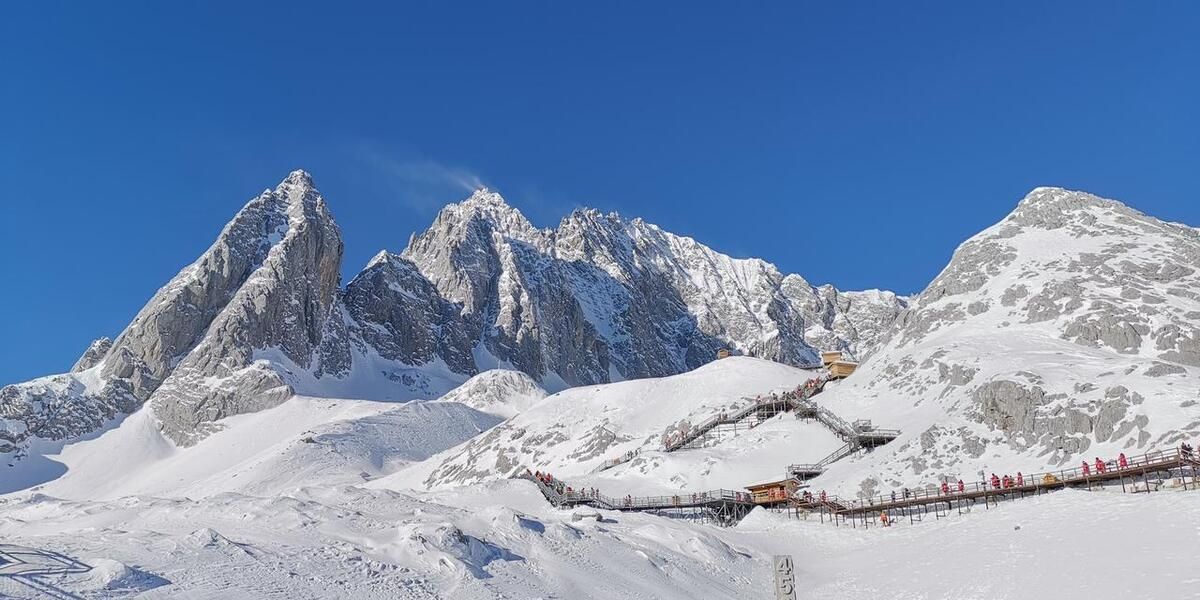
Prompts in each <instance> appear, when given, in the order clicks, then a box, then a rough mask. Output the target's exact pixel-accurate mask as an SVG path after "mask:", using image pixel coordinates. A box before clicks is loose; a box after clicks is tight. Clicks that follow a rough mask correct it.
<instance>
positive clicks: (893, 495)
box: [892, 490, 896, 502]
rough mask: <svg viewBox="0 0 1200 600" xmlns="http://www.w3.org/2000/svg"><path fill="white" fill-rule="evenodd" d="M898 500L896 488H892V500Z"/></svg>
mask: <svg viewBox="0 0 1200 600" xmlns="http://www.w3.org/2000/svg"><path fill="white" fill-rule="evenodd" d="M895 501H896V490H892V502H895Z"/></svg>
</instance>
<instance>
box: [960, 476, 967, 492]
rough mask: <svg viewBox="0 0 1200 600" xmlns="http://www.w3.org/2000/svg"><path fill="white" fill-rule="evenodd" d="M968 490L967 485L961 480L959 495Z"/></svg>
mask: <svg viewBox="0 0 1200 600" xmlns="http://www.w3.org/2000/svg"><path fill="white" fill-rule="evenodd" d="M966 489H967V484H965V483H963V480H961V479H959V480H958V493H960V494H961V493H963V492H964V491H966Z"/></svg>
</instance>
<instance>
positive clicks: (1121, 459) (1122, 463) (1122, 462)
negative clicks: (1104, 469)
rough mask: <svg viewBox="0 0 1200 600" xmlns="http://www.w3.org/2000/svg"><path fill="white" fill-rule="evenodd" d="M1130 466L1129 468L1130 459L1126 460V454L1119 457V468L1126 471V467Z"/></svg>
mask: <svg viewBox="0 0 1200 600" xmlns="http://www.w3.org/2000/svg"><path fill="white" fill-rule="evenodd" d="M1128 466H1129V459H1127V458H1125V453H1124V452H1122V453H1121V455H1120V456H1118V457H1117V468H1119V469H1124V468H1125V467H1128Z"/></svg>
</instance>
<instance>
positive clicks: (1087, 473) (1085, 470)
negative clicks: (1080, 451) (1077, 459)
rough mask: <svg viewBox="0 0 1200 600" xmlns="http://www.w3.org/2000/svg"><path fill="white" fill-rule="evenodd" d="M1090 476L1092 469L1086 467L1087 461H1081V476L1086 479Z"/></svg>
mask: <svg viewBox="0 0 1200 600" xmlns="http://www.w3.org/2000/svg"><path fill="white" fill-rule="evenodd" d="M1091 474H1092V467H1091V466H1089V465H1088V461H1086V460H1085V461H1083V476H1084V477H1087V476H1088V475H1091Z"/></svg>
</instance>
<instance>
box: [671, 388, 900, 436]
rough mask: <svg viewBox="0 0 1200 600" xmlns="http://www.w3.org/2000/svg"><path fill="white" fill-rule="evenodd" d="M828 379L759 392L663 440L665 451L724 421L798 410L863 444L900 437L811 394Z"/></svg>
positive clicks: (730, 422)
mask: <svg viewBox="0 0 1200 600" xmlns="http://www.w3.org/2000/svg"><path fill="white" fill-rule="evenodd" d="M826 382H827V379H826V378H824V377H817V378H814V379H811V380H809V382H808V383H806V384H805V385H803V386H800V387H798V388H796V389H795V390H793V391H789V392H784V393H783V394H781V395H775V394H772V395H770V396H759V397H757V398H755V399H754V401H753V402H751V403H750V404H749V405H747V406H745V407H743V408H741V409H738V410H737V411H735V412H732V413H729V412H722V413H720V414H717V415H714V416H712V417H709V418H708V419H706V420H704V421H702V422H700V423H698V424H696V425H694V426H692V427H690V428H689V429H688V430H687V431H686V432H682V433H677V434H674V435H672V436H669V437H668V438H667V440H666V441H665V442H664V443H663V451H664V452H675V451H677V450H682V449H685V448H689V447H691V446H692V444H693V443H694V442H696V441H697V440H699V439H701V438H704V437H705V436H707V435H708V434H709V433H710V432H711V431H713V430H714V429H716V428H718V427H721V426H723V425H733V426H736V425H738V424H739V423H741V422H742V421H746V420H748V419H750V418H752V417H753V418H755V419H756V421H755V422H754V423H752V424H750V426H749V427H748V428H753V427H754V426H755V425H757V424H758V423H761V422H762V421H764V420H766V419H768V418H770V417H772V416H775V415H777V414H779V413H781V412H789V411H790V412H795V414H796V415H797V416H798V417H800V418H806V419H815V420H816V421H817V422H818V423H820V424H822V425H824V426H825V427H826V428H828V429H829V430H830V431H832V432H833V433H834V435H836V436H838V437H839V438H841V439H842V440H843V441H845V442H847V443H848V444H851V445H852V446H854V447H855V449H857V448H859V447H868V448H873V447H875V446H878V445H881V444H885V443H887V442H890V441H891V440H894V439H896V437H898V436H899V435H900V431H899V430H896V429H880V428H877V427H874V426H872V425H871V422H870V421H855V422H853V423H850V422H848V421H846V420H845V419H843V418H841V417H839V416H838V415H836V414H834V412H833V411H831V410H829V409H828V408H826V407H824V406H821V405H819V404H816V403H815V402H812V401H811V398H812V397H813V396H815V395H817V394H819V393H820V392H821V390H823V389H824V387H825V383H826Z"/></svg>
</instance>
